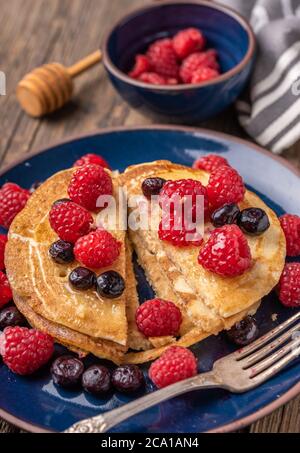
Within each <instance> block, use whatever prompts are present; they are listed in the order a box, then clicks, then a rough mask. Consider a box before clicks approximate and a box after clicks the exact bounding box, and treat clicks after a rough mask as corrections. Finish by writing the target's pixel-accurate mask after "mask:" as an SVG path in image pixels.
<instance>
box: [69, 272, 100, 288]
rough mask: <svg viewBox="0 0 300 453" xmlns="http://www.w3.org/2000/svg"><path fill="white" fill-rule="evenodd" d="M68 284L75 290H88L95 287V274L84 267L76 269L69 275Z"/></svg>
mask: <svg viewBox="0 0 300 453" xmlns="http://www.w3.org/2000/svg"><path fill="white" fill-rule="evenodd" d="M69 282H70V283H71V285H72V286H74V287H75V288H76V289H90V288H93V287H95V283H96V274H95V272H93V271H91V270H90V269H87V268H86V267H76V269H74V270H73V271H72V272H71V273H70V275H69Z"/></svg>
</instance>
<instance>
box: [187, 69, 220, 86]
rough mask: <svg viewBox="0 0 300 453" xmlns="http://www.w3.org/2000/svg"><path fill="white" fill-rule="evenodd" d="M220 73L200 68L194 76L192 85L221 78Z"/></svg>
mask: <svg viewBox="0 0 300 453" xmlns="http://www.w3.org/2000/svg"><path fill="white" fill-rule="evenodd" d="M219 75H220V73H219V71H217V70H216V69H212V68H208V67H203V68H201V67H200V68H198V69H196V71H195V72H194V74H193V75H192V80H191V83H202V82H206V81H207V80H212V79H215V78H216V77H219Z"/></svg>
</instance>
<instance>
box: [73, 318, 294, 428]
mask: <svg viewBox="0 0 300 453" xmlns="http://www.w3.org/2000/svg"><path fill="white" fill-rule="evenodd" d="M298 320H300V312H298V313H297V314H295V315H294V316H292V317H291V318H290V319H288V320H287V321H285V322H284V323H282V324H280V325H279V326H278V327H276V328H274V329H272V330H271V331H270V332H268V333H267V334H265V335H263V336H262V337H260V338H259V339H258V340H256V341H255V342H253V343H251V344H250V345H249V346H246V347H244V348H242V349H240V350H238V351H236V352H234V353H232V354H229V355H227V356H226V357H223V358H221V359H219V360H217V361H216V362H215V363H214V366H213V369H212V371H210V372H208V373H202V374H198V375H197V376H194V377H192V378H189V379H186V380H184V381H180V382H177V383H176V384H172V385H170V386H168V387H165V388H163V389H161V390H157V391H155V392H152V393H150V394H148V395H146V396H143V397H142V398H138V399H136V400H135V401H132V402H131V403H128V404H125V405H123V406H121V407H119V408H118V409H114V410H112V411H110V412H106V413H105V414H102V415H98V416H96V417H92V418H88V419H86V420H82V421H80V422H78V423H75V424H74V425H72V426H71V427H70V428H68V429H67V430H66V431H65V432H67V433H104V432H106V431H108V430H109V429H111V428H112V427H114V426H116V425H118V424H119V423H121V422H122V421H124V420H126V419H128V418H130V417H132V416H133V415H136V414H138V413H140V412H142V411H144V410H146V409H148V408H150V407H152V406H154V405H156V404H159V403H161V402H163V401H166V400H168V399H170V398H174V397H175V396H178V395H181V394H183V393H187V392H192V391H193V390H199V389H211V388H223V389H226V390H229V391H230V392H233V393H242V392H246V391H248V390H250V389H252V388H254V387H257V386H259V385H260V384H262V383H263V382H265V381H266V380H267V379H269V378H271V377H273V376H275V375H276V374H277V373H278V372H279V371H280V370H281V369H282V368H284V367H285V366H286V365H287V364H289V363H290V362H292V361H293V360H294V359H295V358H296V357H298V356H299V355H300V322H298V323H296V321H298ZM290 326H292V327H291V328H290V329H288V327H290ZM273 339H274V340H273ZM271 340H273V341H271ZM280 345H283V346H282V347H281V348H279V346H280Z"/></svg>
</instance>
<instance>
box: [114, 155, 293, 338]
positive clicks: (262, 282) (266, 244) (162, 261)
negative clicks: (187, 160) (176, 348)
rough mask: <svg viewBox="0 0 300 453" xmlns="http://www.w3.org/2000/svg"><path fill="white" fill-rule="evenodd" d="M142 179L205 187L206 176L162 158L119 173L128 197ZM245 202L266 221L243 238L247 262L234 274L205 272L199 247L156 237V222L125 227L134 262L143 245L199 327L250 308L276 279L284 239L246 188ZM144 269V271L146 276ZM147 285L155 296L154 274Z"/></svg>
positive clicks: (275, 221)
mask: <svg viewBox="0 0 300 453" xmlns="http://www.w3.org/2000/svg"><path fill="white" fill-rule="evenodd" d="M147 177H161V178H164V179H167V180H177V179H182V178H184V179H185V178H190V179H196V180H199V181H201V182H202V183H203V184H204V185H206V184H207V182H208V178H209V175H208V174H207V173H206V172H204V171H201V170H193V169H191V168H188V167H184V166H182V165H176V164H173V163H171V162H168V161H157V162H152V163H148V164H141V165H136V166H132V167H129V168H128V169H127V170H126V171H125V173H124V174H123V175H122V176H121V179H122V184H123V185H124V186H125V188H126V189H127V192H128V196H131V195H139V196H141V195H142V191H141V184H142V182H143V180H144V179H145V178H147ZM144 201H146V199H144ZM250 206H255V207H260V208H262V209H264V210H265V211H266V213H267V215H268V216H269V219H270V228H269V229H268V230H267V231H266V232H265V233H264V234H263V235H260V236H253V237H250V236H247V239H248V243H249V246H250V249H251V253H252V257H253V265H252V267H251V268H250V269H249V270H248V271H246V272H245V273H244V274H243V275H242V276H239V277H234V278H225V277H221V276H218V275H216V274H213V273H212V272H209V271H207V270H205V269H204V268H203V267H202V266H200V265H199V264H198V261H197V257H198V254H199V247H194V246H188V247H180V248H178V247H175V246H173V245H172V244H170V243H168V242H166V241H161V240H159V239H158V235H157V229H158V223H157V224H156V225H154V228H153V229H152V230H151V231H150V230H144V229H138V230H137V231H133V230H131V231H130V237H131V239H132V241H133V243H134V244H135V248H136V251H137V254H138V257H139V260H140V261H143V256H142V254H144V253H145V252H144V249H146V250H147V251H148V253H149V255H150V256H151V255H152V256H155V258H156V261H157V263H158V265H159V269H160V271H162V272H164V274H165V275H166V276H167V278H168V280H169V285H170V286H171V288H172V292H173V293H175V295H176V296H177V297H176V301H177V303H178V304H179V305H182V304H184V306H185V313H186V314H187V316H188V317H189V318H190V319H191V320H192V322H193V323H194V324H195V325H198V326H199V327H200V328H201V329H202V330H204V331H207V332H209V331H213V330H216V329H220V325H224V324H225V323H226V319H228V318H231V317H233V316H234V315H236V314H239V313H240V312H242V311H245V310H247V309H248V308H249V307H251V306H253V305H254V304H255V303H256V302H257V301H258V300H260V299H261V298H262V297H263V296H265V295H266V294H268V293H269V292H270V291H271V290H272V289H273V287H274V286H275V285H276V284H277V283H278V281H279V278H280V275H281V272H282V269H283V266H284V261H285V255H286V250H285V238H284V234H283V232H282V229H281V227H280V224H279V221H278V219H277V217H276V215H275V214H274V212H273V211H272V210H271V209H269V208H268V207H267V206H266V205H265V204H264V203H263V202H262V200H261V199H260V198H259V197H257V196H256V195H255V194H253V193H252V192H250V191H247V192H246V195H245V199H244V200H243V202H242V203H240V208H241V209H244V208H246V207H250ZM158 222H159V219H158ZM211 228H212V225H210V224H206V225H205V231H209V230H210V229H211ZM146 272H147V271H146ZM149 272H150V270H149V269H148V275H149ZM160 278H162V277H160ZM152 285H153V286H154V287H155V290H156V292H157V294H159V293H160V287H161V285H160V284H159V283H158V284H156V276H155V275H154V276H152ZM173 298H174V296H173ZM176 301H175V302H176Z"/></svg>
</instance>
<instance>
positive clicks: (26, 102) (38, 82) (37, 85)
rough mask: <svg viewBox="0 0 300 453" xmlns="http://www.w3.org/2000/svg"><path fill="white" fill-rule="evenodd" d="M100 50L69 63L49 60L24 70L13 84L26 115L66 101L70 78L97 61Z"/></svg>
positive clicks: (48, 110)
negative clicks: (27, 70) (28, 71)
mask: <svg viewBox="0 0 300 453" xmlns="http://www.w3.org/2000/svg"><path fill="white" fill-rule="evenodd" d="M101 59H102V53H101V51H100V50H97V51H96V52H94V53H92V54H90V55H88V56H87V57H85V58H83V59H82V60H80V61H78V62H77V63H75V64H74V65H73V66H70V67H65V66H63V65H62V64H60V63H49V64H45V65H43V66H41V67H39V68H36V69H34V70H33V71H32V72H30V73H28V74H27V75H26V76H25V77H24V78H23V79H22V80H21V81H20V82H19V83H18V87H17V98H18V100H19V102H20V104H21V107H22V108H23V109H24V110H25V112H26V113H28V114H29V115H30V116H33V117H35V118H38V117H41V116H43V115H46V114H48V113H51V112H54V111H55V110H57V109H59V108H60V107H62V106H63V105H64V104H66V103H67V102H68V101H69V100H70V98H71V96H72V93H73V78H75V77H77V76H78V75H79V74H81V73H82V72H84V71H86V70H87V69H89V68H91V67H92V66H94V65H95V64H97V63H99V62H100V61H101Z"/></svg>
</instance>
